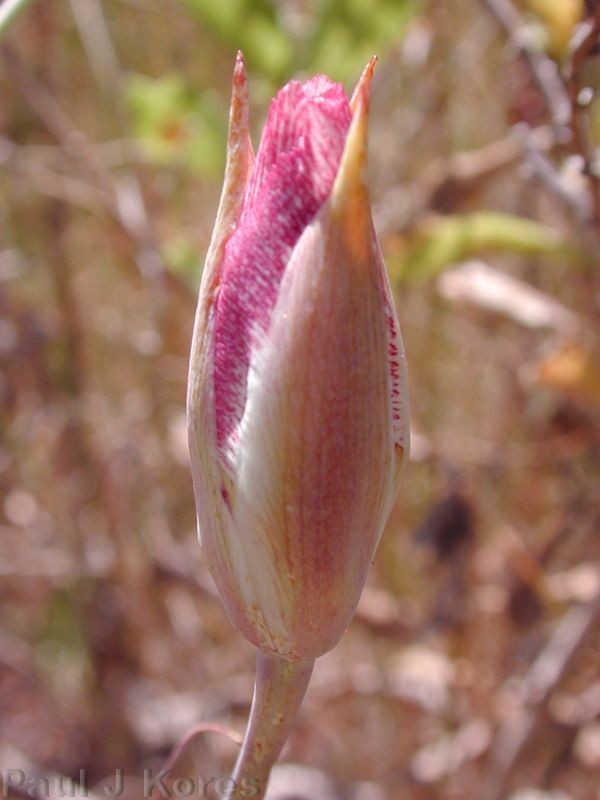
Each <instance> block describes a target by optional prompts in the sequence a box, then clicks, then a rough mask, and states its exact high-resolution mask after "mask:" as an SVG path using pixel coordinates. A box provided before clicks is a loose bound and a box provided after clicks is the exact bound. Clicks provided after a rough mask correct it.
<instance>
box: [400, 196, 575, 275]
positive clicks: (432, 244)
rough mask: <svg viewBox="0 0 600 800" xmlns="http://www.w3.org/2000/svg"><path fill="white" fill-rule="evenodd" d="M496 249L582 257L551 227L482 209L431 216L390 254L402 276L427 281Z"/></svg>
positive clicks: (532, 253)
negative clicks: (465, 260)
mask: <svg viewBox="0 0 600 800" xmlns="http://www.w3.org/2000/svg"><path fill="white" fill-rule="evenodd" d="M494 252H509V253H514V254H518V255H525V256H531V255H540V256H541V255H551V256H562V257H565V258H567V259H568V260H569V261H573V260H577V259H578V258H580V257H581V256H580V254H579V252H578V251H577V250H576V248H575V247H574V246H573V245H572V244H570V243H569V242H568V241H567V240H566V239H565V238H564V237H563V236H561V235H560V234H559V233H557V232H556V231H555V230H553V229H552V228H550V227H548V226H547V225H542V224H540V223H539V222H535V221H534V220H530V219H524V218H523V217H517V216H515V215H513V214H501V213H498V212H494V211H478V212H475V213H472V214H453V215H450V216H446V217H430V218H427V219H425V220H424V221H423V222H422V223H421V224H420V225H419V226H417V228H416V229H415V230H413V231H411V232H410V234H408V235H407V237H406V238H405V239H403V240H402V242H401V244H400V247H399V248H398V249H397V250H396V252H395V253H393V254H392V253H391V252H390V254H389V256H388V266H389V269H390V272H391V273H392V274H393V275H395V276H396V277H399V278H401V279H404V280H423V279H426V278H432V277H435V276H436V275H437V274H438V273H440V272H441V271H442V270H443V269H444V268H445V267H447V266H449V265H450V264H453V263H455V262H456V261H461V260H462V259H466V258H471V257H473V256H478V255H482V254H484V253H494Z"/></svg>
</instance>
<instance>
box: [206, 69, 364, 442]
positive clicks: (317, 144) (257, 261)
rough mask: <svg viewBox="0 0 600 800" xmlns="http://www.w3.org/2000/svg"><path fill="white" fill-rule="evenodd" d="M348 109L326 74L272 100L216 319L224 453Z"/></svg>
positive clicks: (322, 191)
mask: <svg viewBox="0 0 600 800" xmlns="http://www.w3.org/2000/svg"><path fill="white" fill-rule="evenodd" d="M350 120H351V111H350V105H349V102H348V98H347V97H346V94H345V92H344V89H343V87H342V86H341V85H340V84H336V83H333V82H332V81H330V80H329V79H328V78H326V77H324V76H320V75H319V76H316V77H315V78H312V79H311V80H309V81H307V82H306V83H304V84H302V83H299V82H298V81H291V82H290V83H288V84H287V86H285V87H284V88H283V89H282V90H281V91H280V92H279V94H278V95H277V96H276V97H275V99H274V100H273V102H272V103H271V108H270V110H269V116H268V119H267V124H266V126H265V129H264V131H263V136H262V139H261V143H260V147H259V150H258V154H257V158H256V162H255V165H254V169H253V172H252V176H251V178H250V182H249V186H248V190H247V193H246V196H245V198H244V207H243V211H242V216H241V219H240V222H239V225H238V226H237V228H236V230H235V232H234V233H233V234H232V236H231V238H230V239H229V241H228V242H227V245H226V247H225V257H224V261H223V267H222V282H221V285H220V291H219V296H218V299H217V304H216V316H215V340H214V341H215V362H214V363H215V367H214V370H215V371H214V388H215V408H216V415H217V440H218V444H219V449H220V450H221V452H224V451H226V450H227V447H228V445H234V444H235V431H236V428H237V426H238V424H239V422H240V420H241V417H242V414H243V411H244V407H245V403H246V384H247V375H248V366H249V362H250V353H251V350H252V347H253V346H254V344H255V343H256V341H257V339H260V337H261V335H262V334H264V333H266V331H267V330H268V327H269V322H270V319H271V312H272V310H273V306H274V303H275V300H276V299H277V294H278V290H279V284H280V281H281V277H282V275H283V272H284V270H285V267H286V264H287V263H288V261H289V258H290V255H291V253H292V250H293V248H294V246H295V244H296V242H297V241H298V239H299V238H300V235H301V234H302V232H303V230H304V229H305V228H306V226H307V225H308V223H309V222H310V220H311V219H312V218H313V217H314V215H315V214H316V213H317V211H318V210H319V209H320V208H321V206H322V205H323V203H324V202H325V200H327V198H328V196H329V194H330V192H331V188H332V185H333V181H334V179H335V176H336V173H337V169H338V166H339V163H340V160H341V157H342V151H343V148H344V143H345V139H346V134H347V131H348V128H349V125H350Z"/></svg>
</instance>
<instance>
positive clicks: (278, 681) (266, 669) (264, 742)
mask: <svg viewBox="0 0 600 800" xmlns="http://www.w3.org/2000/svg"><path fill="white" fill-rule="evenodd" d="M314 663H315V662H314V660H308V661H294V662H292V661H284V660H283V659H281V658H278V657H277V656H271V655H266V654H265V653H259V654H258V658H257V661H256V682H255V685H254V697H253V699H252V708H251V710H250V718H249V720H248V727H247V728H246V734H245V736H244V741H243V743H242V749H241V750H240V754H239V756H238V760H237V762H236V765H235V768H234V770H233V775H232V777H233V779H234V780H235V782H236V784H237V786H239V787H242V788H250V787H253V788H254V787H257V788H258V789H259V792H260V793H259V794H258V795H253V797H255V798H257V800H261V798H264V797H265V794H266V791H267V783H268V781H269V774H270V772H271V767H272V766H273V764H274V763H275V761H277V758H278V756H279V754H280V752H281V749H282V747H283V745H284V744H285V741H286V739H287V737H288V734H289V732H290V728H291V727H292V725H293V723H294V720H295V719H296V714H297V713H298V709H299V708H300V704H301V702H302V698H303V697H304V694H305V692H306V688H307V686H308V682H309V680H310V676H311V673H312V669H313V666H314Z"/></svg>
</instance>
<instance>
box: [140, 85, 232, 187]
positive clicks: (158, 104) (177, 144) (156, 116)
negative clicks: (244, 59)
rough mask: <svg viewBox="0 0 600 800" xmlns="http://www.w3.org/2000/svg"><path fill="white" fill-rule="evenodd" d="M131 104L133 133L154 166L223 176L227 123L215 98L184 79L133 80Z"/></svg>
mask: <svg viewBox="0 0 600 800" xmlns="http://www.w3.org/2000/svg"><path fill="white" fill-rule="evenodd" d="M125 99H126V101H127V105H128V108H129V111H130V116H131V120H132V126H133V133H134V135H135V136H136V138H137V139H138V141H139V143H140V145H141V146H142V148H143V150H144V152H145V154H146V156H147V157H148V158H149V159H150V160H151V161H154V162H155V163H157V164H172V163H175V164H181V165H182V166H184V167H188V168H189V169H192V170H194V171H198V172H203V173H208V174H211V173H212V174H214V175H215V176H220V175H221V173H222V171H223V166H224V160H225V150H224V147H223V142H224V138H225V132H226V119H224V117H223V112H222V109H220V108H219V106H218V104H217V103H216V102H215V98H214V96H213V95H212V93H211V92H208V91H207V92H198V91H196V90H194V89H193V88H192V87H191V86H190V85H189V84H188V83H186V81H185V80H184V78H183V77H182V76H180V75H175V74H173V75H165V76H163V77H161V78H149V77H146V76H144V75H136V74H133V75H130V76H129V77H128V79H127V82H126V86H125Z"/></svg>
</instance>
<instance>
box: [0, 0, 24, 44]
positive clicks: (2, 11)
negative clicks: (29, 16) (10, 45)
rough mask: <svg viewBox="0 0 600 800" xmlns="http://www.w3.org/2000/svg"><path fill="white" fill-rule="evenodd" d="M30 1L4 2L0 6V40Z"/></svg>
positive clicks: (13, 0) (10, 0)
mask: <svg viewBox="0 0 600 800" xmlns="http://www.w3.org/2000/svg"><path fill="white" fill-rule="evenodd" d="M29 3H31V0H4V2H3V3H1V4H0V39H1V38H2V36H4V34H5V33H6V31H7V30H8V29H9V28H10V26H11V25H12V23H13V22H14V21H15V19H16V18H17V17H18V16H19V14H20V13H21V11H24V10H25V8H26V7H27V6H28V5H29Z"/></svg>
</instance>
